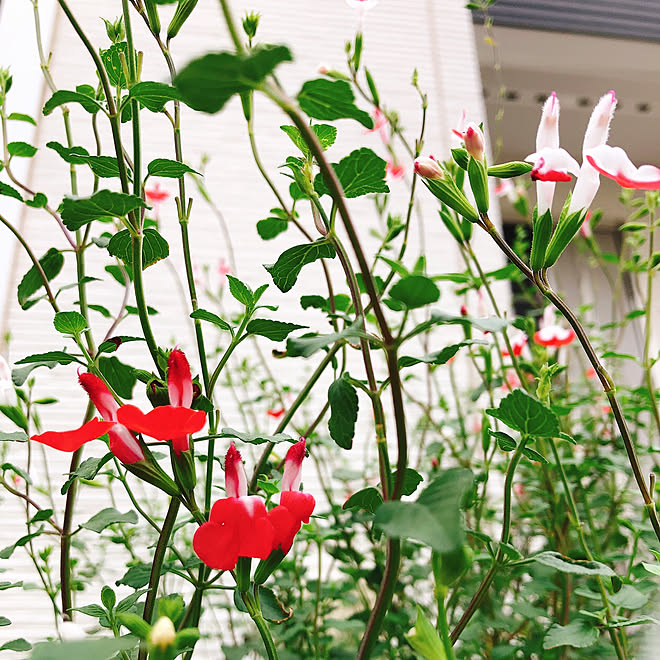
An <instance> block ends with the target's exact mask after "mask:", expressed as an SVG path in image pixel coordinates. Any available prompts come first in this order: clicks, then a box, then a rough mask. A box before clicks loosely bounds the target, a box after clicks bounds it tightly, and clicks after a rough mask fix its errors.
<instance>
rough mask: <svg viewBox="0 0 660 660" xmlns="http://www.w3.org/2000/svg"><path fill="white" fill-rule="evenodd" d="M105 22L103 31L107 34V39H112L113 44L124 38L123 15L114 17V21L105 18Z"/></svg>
mask: <svg viewBox="0 0 660 660" xmlns="http://www.w3.org/2000/svg"><path fill="white" fill-rule="evenodd" d="M103 22H104V23H105V33H106V34H107V35H108V39H110V41H112V43H113V44H116V43H119V42H120V41H123V40H124V37H125V36H126V32H125V30H124V17H123V16H120V17H119V18H117V19H115V21H114V22H113V21H108V20H106V19H105V18H104V19H103Z"/></svg>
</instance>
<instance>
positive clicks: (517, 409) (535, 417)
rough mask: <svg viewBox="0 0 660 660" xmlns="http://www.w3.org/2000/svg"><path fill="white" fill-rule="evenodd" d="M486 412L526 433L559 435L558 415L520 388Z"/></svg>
mask: <svg viewBox="0 0 660 660" xmlns="http://www.w3.org/2000/svg"><path fill="white" fill-rule="evenodd" d="M486 413H488V414H489V415H491V416H492V417H495V418H497V419H499V420H500V421H502V422H504V423H505V424H506V425H507V426H508V427H510V428H512V429H514V430H515V431H520V432H521V433H524V434H526V435H535V436H541V437H550V438H553V437H556V436H558V435H559V420H558V418H557V415H555V413H553V412H552V410H550V409H549V408H546V407H545V406H544V405H543V404H542V403H541V402H540V401H537V400H536V399H534V398H532V397H531V396H530V395H529V394H527V393H525V392H524V391H523V390H520V389H518V390H514V391H513V392H511V394H508V395H507V396H505V397H504V398H503V399H502V400H501V401H500V405H499V407H497V408H488V409H487V410H486Z"/></svg>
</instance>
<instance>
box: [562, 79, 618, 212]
mask: <svg viewBox="0 0 660 660" xmlns="http://www.w3.org/2000/svg"><path fill="white" fill-rule="evenodd" d="M616 103H617V99H616V95H615V94H614V91H613V90H610V91H609V92H607V94H604V95H603V96H602V97H601V98H600V100H599V101H598V103H597V104H596V107H595V108H594V110H593V112H592V113H591V117H590V118H589V123H588V124H587V130H586V131H585V133H584V141H583V142H582V167H580V173H579V174H578V178H577V182H576V184H575V188H573V194H572V196H571V203H570V205H569V207H568V213H569V214H570V213H573V212H575V211H579V210H581V209H586V208H589V206H590V205H591V202H593V199H594V197H595V196H596V193H597V192H598V188H599V186H600V176H599V175H598V170H597V169H596V168H594V166H593V165H592V164H591V163H590V162H589V159H588V158H587V153H588V152H589V151H590V150H592V149H595V148H596V147H600V146H603V145H605V143H606V142H607V136H608V134H609V131H610V123H611V121H612V117H613V116H614V110H615V109H616Z"/></svg>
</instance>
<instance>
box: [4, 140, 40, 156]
mask: <svg viewBox="0 0 660 660" xmlns="http://www.w3.org/2000/svg"><path fill="white" fill-rule="evenodd" d="M7 151H8V152H9V155H10V156H16V157H18V158H32V156H34V154H36V153H37V148H36V147H33V146H32V145H31V144H28V143H27V142H10V143H9V144H7Z"/></svg>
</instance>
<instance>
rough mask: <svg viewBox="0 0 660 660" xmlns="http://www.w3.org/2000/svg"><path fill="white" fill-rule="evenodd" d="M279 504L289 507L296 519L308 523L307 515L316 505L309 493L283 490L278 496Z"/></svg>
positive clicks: (310, 513) (308, 515) (309, 514)
mask: <svg viewBox="0 0 660 660" xmlns="http://www.w3.org/2000/svg"><path fill="white" fill-rule="evenodd" d="M280 505H281V506H285V507H286V508H287V509H289V511H291V514H292V515H293V516H294V517H295V518H296V519H297V520H301V521H302V522H304V523H308V522H309V517H310V516H311V515H312V513H313V511H314V507H315V506H316V501H315V500H314V497H313V496H312V495H310V494H309V493H301V492H299V491H295V490H285V491H284V492H283V493H282V495H281V496H280Z"/></svg>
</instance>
